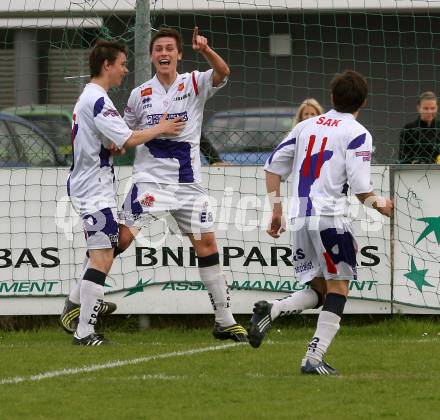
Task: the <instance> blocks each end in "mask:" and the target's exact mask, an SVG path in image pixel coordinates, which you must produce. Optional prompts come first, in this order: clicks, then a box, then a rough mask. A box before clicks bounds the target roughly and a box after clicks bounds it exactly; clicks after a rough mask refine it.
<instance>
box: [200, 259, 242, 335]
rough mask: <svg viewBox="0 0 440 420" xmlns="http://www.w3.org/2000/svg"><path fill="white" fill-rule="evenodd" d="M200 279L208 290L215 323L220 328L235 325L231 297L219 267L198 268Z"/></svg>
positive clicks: (217, 265)
mask: <svg viewBox="0 0 440 420" xmlns="http://www.w3.org/2000/svg"><path fill="white" fill-rule="evenodd" d="M199 273H200V278H201V279H202V282H203V284H204V285H205V287H206V289H207V290H208V294H209V298H210V299H211V303H212V307H213V309H214V313H215V322H217V323H218V324H220V326H222V327H227V326H229V325H232V324H236V322H235V319H234V317H233V315H232V311H231V297H230V295H229V289H228V286H227V284H226V280H225V275H224V274H223V272H222V270H221V268H220V265H219V264H216V265H212V266H210V267H199Z"/></svg>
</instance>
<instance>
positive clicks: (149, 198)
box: [140, 194, 156, 207]
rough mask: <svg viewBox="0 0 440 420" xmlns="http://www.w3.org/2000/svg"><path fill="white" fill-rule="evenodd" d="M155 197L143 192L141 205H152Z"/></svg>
mask: <svg viewBox="0 0 440 420" xmlns="http://www.w3.org/2000/svg"><path fill="white" fill-rule="evenodd" d="M155 201H156V199H155V198H154V196H153V195H151V194H145V195H144V197H143V198H142V200H141V201H140V202H141V204H142V205H143V206H146V207H152V206H153V205H154V202H155Z"/></svg>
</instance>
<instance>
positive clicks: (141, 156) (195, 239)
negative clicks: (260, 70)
mask: <svg viewBox="0 0 440 420" xmlns="http://www.w3.org/2000/svg"><path fill="white" fill-rule="evenodd" d="M192 47H193V49H194V50H195V51H197V52H199V53H200V54H202V55H203V57H204V58H205V59H206V61H207V62H208V64H209V65H210V67H211V69H209V70H208V71H204V72H199V71H192V72H191V73H183V74H179V73H177V64H178V62H179V61H180V60H181V59H182V52H183V45H182V38H181V35H180V34H179V32H177V31H176V30H175V29H172V28H159V30H158V31H157V32H156V33H155V34H154V35H153V36H152V39H151V43H150V53H151V61H152V63H153V65H154V67H155V69H156V75H155V76H154V77H153V78H152V79H151V80H148V81H146V82H145V83H143V84H142V85H140V86H138V87H137V88H135V89H133V91H132V92H131V95H130V98H129V100H128V104H127V107H126V110H125V114H124V120H125V121H126V122H127V124H128V125H129V126H130V127H131V128H133V129H134V128H139V129H146V131H149V130H151V129H153V128H154V127H155V126H156V124H157V122H158V121H159V119H160V118H161V116H162V115H163V114H164V113H165V112H168V113H169V116H170V117H179V118H181V119H182V120H183V121H186V122H187V124H186V127H185V129H184V130H183V131H182V133H180V135H179V136H178V137H176V138H174V139H170V138H168V137H167V136H157V137H156V138H155V139H154V140H152V141H150V142H148V144H145V145H143V146H139V147H137V148H136V158H135V161H134V165H133V178H132V179H133V185H132V187H131V190H130V192H129V193H128V195H127V198H126V199H125V201H124V206H123V211H122V217H124V218H125V224H126V228H124V229H123V230H121V241H120V244H119V247H120V248H121V251H122V250H124V249H125V248H127V247H128V246H129V244H130V243H131V241H132V240H133V239H134V236H135V235H136V234H137V233H138V232H139V230H140V228H141V227H142V226H143V224H144V221H143V216H145V215H153V216H155V217H159V216H163V215H164V214H167V213H170V214H171V215H172V216H173V218H174V219H175V220H176V222H177V225H178V226H179V228H180V231H181V232H182V233H183V234H184V235H186V236H188V238H189V240H190V241H191V244H192V245H193V247H194V249H195V252H196V255H197V261H198V266H199V274H200V278H201V280H202V282H203V284H204V285H205V287H206V289H207V291H208V295H209V298H210V300H211V304H212V307H213V309H214V314H215V325H214V330H213V335H214V337H215V338H217V339H220V340H225V339H231V340H234V341H247V332H246V330H245V329H244V328H243V327H242V326H241V325H239V324H237V322H236V321H235V319H234V317H233V315H232V311H231V302H230V296H229V290H228V286H227V284H226V281H225V276H224V274H223V271H222V269H221V266H220V257H219V252H218V248H217V241H216V238H215V229H214V213H213V209H212V208H211V205H210V201H209V197H208V195H207V193H206V191H205V190H204V188H203V187H202V186H201V171H200V168H201V163H200V135H201V129H202V122H203V110H204V106H205V103H206V101H207V100H208V99H209V98H210V97H211V96H212V95H214V94H215V93H216V92H217V91H218V90H219V89H220V88H222V87H223V86H224V85H225V84H226V81H227V78H228V76H229V67H228V66H227V64H226V63H225V61H224V60H223V59H222V58H221V57H220V56H219V55H218V54H217V53H216V52H215V51H214V50H213V49H212V48H210V47H209V46H208V41H207V39H206V38H205V37H203V36H201V35H199V34H198V28H197V27H195V28H194V32H193V38H192ZM122 238H123V239H122Z"/></svg>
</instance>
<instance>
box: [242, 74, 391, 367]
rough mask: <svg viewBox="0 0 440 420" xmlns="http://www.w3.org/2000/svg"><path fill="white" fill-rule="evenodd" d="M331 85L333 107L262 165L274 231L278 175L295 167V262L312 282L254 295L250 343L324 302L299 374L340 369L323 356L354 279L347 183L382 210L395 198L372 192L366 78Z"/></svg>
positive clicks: (272, 231)
mask: <svg viewBox="0 0 440 420" xmlns="http://www.w3.org/2000/svg"><path fill="white" fill-rule="evenodd" d="M331 92H332V102H333V109H332V110H330V111H329V112H327V113H326V114H323V115H320V116H316V117H313V118H310V119H308V120H306V121H303V122H301V123H299V124H298V125H297V126H295V128H294V129H293V130H292V131H291V132H290V133H289V134H288V136H287V137H286V138H285V139H284V140H283V141H282V142H281V143H280V145H279V146H278V147H277V148H276V149H275V150H274V152H273V153H272V154H271V156H270V157H269V159H268V160H267V162H266V165H265V171H266V185H267V192H268V194H269V196H270V198H271V202H272V219H271V224H270V226H269V229H268V233H269V235H270V236H272V237H273V238H278V237H279V236H280V234H281V233H282V232H283V231H284V229H283V223H282V218H283V210H282V206H281V201H280V182H281V181H282V180H286V179H287V178H288V177H289V175H291V174H292V198H291V209H290V218H291V230H292V246H293V255H295V257H296V258H294V261H293V268H294V271H295V274H296V276H297V278H298V279H299V281H300V283H301V284H304V285H309V286H310V288H306V289H304V290H301V291H299V292H296V293H293V294H291V295H290V296H287V297H286V298H284V299H280V300H276V301H272V302H267V301H260V302H257V303H256V304H255V307H254V315H253V316H252V319H251V326H250V329H249V342H250V344H251V345H252V346H253V347H259V346H260V344H261V342H262V340H263V338H264V336H265V334H266V333H267V332H268V331H269V329H270V328H271V326H272V322H273V321H274V320H275V319H276V318H277V317H279V316H283V315H290V314H296V313H300V312H301V311H303V310H305V309H311V308H319V307H320V306H322V305H323V307H322V310H321V312H320V314H319V317H318V323H317V328H316V331H315V334H314V335H313V338H312V340H311V341H310V343H309V345H308V348H307V352H306V354H305V357H304V359H303V360H302V363H301V372H302V373H304V374H317V375H334V374H337V371H336V369H334V368H332V367H331V366H329V365H328V364H327V363H326V362H325V361H324V360H323V357H324V355H325V353H326V351H327V349H328V347H329V345H330V343H331V342H332V340H333V338H334V337H335V335H336V333H337V331H338V330H339V324H340V320H341V317H342V314H343V311H344V307H345V303H346V300H347V296H348V291H349V281H350V280H353V279H356V252H357V244H356V241H355V239H354V237H353V235H352V231H351V219H350V217H349V215H348V199H347V192H348V188H349V187H350V189H351V193H352V194H355V195H356V196H357V198H358V199H359V200H360V201H361V202H362V203H364V204H365V205H369V206H372V207H373V208H375V209H376V210H377V211H379V213H381V214H383V215H385V216H388V217H389V216H390V215H391V212H392V209H393V203H392V201H391V200H389V199H385V198H383V197H379V196H376V195H375V193H374V192H373V191H372V186H371V182H370V177H371V173H370V161H371V151H372V138H371V135H370V133H369V132H368V130H367V129H366V128H365V127H364V126H362V124H360V123H359V122H357V121H356V117H357V115H358V113H359V110H360V108H361V107H362V106H363V105H364V104H365V103H366V99H367V94H368V85H367V82H366V80H365V79H364V77H363V76H362V75H360V74H359V73H356V72H354V71H351V70H347V71H345V72H344V73H342V74H337V75H336V76H335V77H334V79H333V81H332V83H331Z"/></svg>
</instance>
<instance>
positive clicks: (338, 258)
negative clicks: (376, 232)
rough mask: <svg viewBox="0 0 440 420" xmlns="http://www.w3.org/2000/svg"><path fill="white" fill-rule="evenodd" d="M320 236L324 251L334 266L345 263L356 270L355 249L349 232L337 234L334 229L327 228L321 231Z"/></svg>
mask: <svg viewBox="0 0 440 420" xmlns="http://www.w3.org/2000/svg"><path fill="white" fill-rule="evenodd" d="M320 235H321V240H322V244H323V245H324V248H325V250H326V251H327V253H328V254H329V255H330V258H331V260H332V261H333V262H334V263H335V264H338V263H340V262H345V263H347V264H348V265H349V266H350V267H352V268H353V269H356V248H355V245H354V239H353V236H352V234H351V233H350V232H344V233H342V234H339V233H338V231H337V230H336V228H328V229H325V230H322V231H321V232H320ZM335 245H336V246H335ZM336 252H337V253H336Z"/></svg>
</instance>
